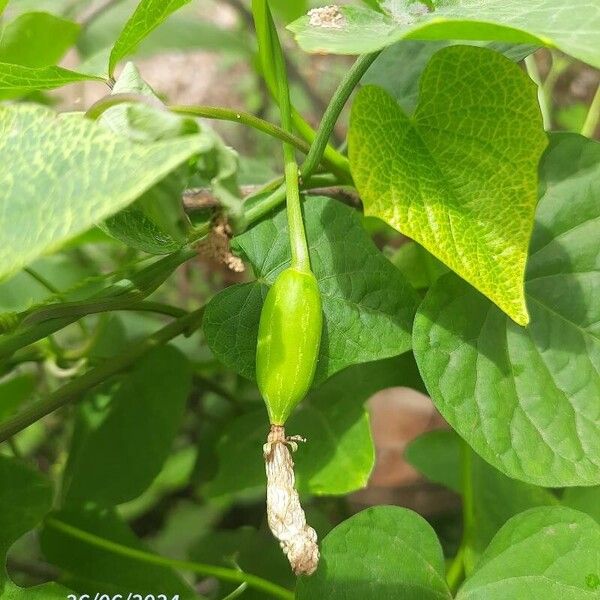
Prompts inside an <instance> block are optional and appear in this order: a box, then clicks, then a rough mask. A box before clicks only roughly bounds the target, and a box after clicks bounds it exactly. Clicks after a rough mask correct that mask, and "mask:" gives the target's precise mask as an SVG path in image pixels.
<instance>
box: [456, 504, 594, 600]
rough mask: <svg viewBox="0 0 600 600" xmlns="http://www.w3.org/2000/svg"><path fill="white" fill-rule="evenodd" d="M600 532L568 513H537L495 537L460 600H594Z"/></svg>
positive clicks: (537, 510)
mask: <svg viewBox="0 0 600 600" xmlns="http://www.w3.org/2000/svg"><path fill="white" fill-rule="evenodd" d="M598 556H600V526H599V525H598V524H597V523H596V522H595V521H594V520H593V519H592V518H591V517H589V516H587V515H585V514H583V513H580V512H578V511H574V510H571V509H569V508H563V507H551V508H550V507H547V508H533V509H531V510H528V511H526V512H524V513H521V514H520V515H517V516H516V517H513V518H512V519H511V520H510V521H509V522H508V523H507V524H506V525H505V526H504V527H503V528H502V529H501V530H500V531H499V532H498V534H497V535H496V537H494V539H493V540H492V543H491V544H490V546H489V547H488V549H487V550H486V552H485V553H484V555H483V556H482V557H481V561H480V562H479V563H478V565H477V568H476V569H475V572H474V573H473V574H472V575H471V577H469V578H468V579H467V581H466V582H465V584H464V585H463V586H462V587H461V589H460V590H459V592H458V595H457V597H456V598H457V600H480V599H481V600H506V598H544V599H546V600H586V599H587V598H589V600H592V598H598V590H599V588H600V566H599V564H598Z"/></svg>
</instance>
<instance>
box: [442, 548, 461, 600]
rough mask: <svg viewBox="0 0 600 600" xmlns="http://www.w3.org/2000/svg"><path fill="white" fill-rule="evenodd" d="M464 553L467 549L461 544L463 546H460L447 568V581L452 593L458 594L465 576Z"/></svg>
mask: <svg viewBox="0 0 600 600" xmlns="http://www.w3.org/2000/svg"><path fill="white" fill-rule="evenodd" d="M464 555H465V549H464V546H462V544H461V546H460V547H459V548H458V551H457V553H456V556H455V557H454V558H453V559H452V562H451V563H450V565H449V566H448V569H447V570H446V583H447V584H448V587H449V588H450V591H451V592H452V595H454V594H456V592H457V590H458V588H459V586H460V584H461V583H462V581H463V579H464V578H465V563H464V557H465V556H464Z"/></svg>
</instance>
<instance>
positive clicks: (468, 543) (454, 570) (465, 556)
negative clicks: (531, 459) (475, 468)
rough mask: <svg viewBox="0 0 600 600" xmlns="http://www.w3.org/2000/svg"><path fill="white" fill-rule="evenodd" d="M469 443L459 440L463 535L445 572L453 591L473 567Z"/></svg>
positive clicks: (472, 510) (473, 525)
mask: <svg viewBox="0 0 600 600" xmlns="http://www.w3.org/2000/svg"><path fill="white" fill-rule="evenodd" d="M472 452H473V451H472V450H471V448H470V447H469V445H468V444H467V443H466V442H464V441H461V491H462V502H463V535H462V540H461V542H460V546H459V548H458V551H457V553H456V556H455V557H454V559H453V560H452V562H451V563H450V566H449V567H448V570H447V572H446V581H447V583H448V587H449V588H450V590H451V591H452V592H453V593H454V592H456V590H457V589H458V587H459V586H460V584H461V583H462V581H463V580H464V578H465V576H466V575H468V574H469V573H470V572H471V571H472V569H473V556H472V552H471V548H472V539H473V533H474V530H475V510H474V496H473V475H472V462H473V454H472Z"/></svg>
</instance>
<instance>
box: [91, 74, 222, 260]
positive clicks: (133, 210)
mask: <svg viewBox="0 0 600 600" xmlns="http://www.w3.org/2000/svg"><path fill="white" fill-rule="evenodd" d="M122 93H134V94H139V95H140V96H142V97H146V98H150V99H151V101H152V102H155V103H156V105H157V107H153V106H148V105H146V104H142V103H129V102H127V103H123V104H119V105H117V106H113V107H111V108H109V109H108V110H106V111H105V112H104V113H102V115H101V116H100V119H99V123H100V124H102V125H103V126H105V127H107V128H108V129H110V130H111V131H113V132H114V133H116V134H118V135H121V136H124V137H127V138H128V139H130V140H131V141H134V142H144V143H150V142H157V141H160V140H169V139H174V138H179V137H181V136H184V135H189V134H193V133H198V132H199V131H200V129H199V127H198V124H197V123H196V121H194V120H193V119H190V118H189V117H182V116H180V115H176V114H173V113H170V112H168V111H166V110H164V105H163V103H162V101H161V100H160V99H159V97H158V96H157V95H156V93H155V92H154V90H153V89H152V88H151V87H150V86H149V85H148V84H147V83H146V82H145V81H144V80H143V79H142V76H141V75H140V72H139V71H138V69H137V68H136V67H135V65H134V64H133V63H127V64H126V65H125V67H124V69H123V71H122V73H121V75H120V76H119V79H118V80H117V81H116V82H115V85H114V86H113V89H112V92H111V94H122ZM160 107H163V108H160ZM204 146H205V147H210V143H209V142H208V140H207V141H206V143H205V144H204ZM188 171H189V166H188V165H183V166H181V167H179V168H178V169H177V170H176V171H174V172H172V173H169V175H167V177H165V178H164V179H163V180H162V181H159V182H158V183H156V184H155V185H154V186H152V187H151V188H150V189H149V190H147V191H146V192H145V193H144V194H142V196H140V198H138V199H137V200H136V201H135V202H134V203H133V204H131V205H130V206H128V207H127V208H125V209H123V210H122V211H120V212H118V213H117V214H116V215H113V216H112V217H110V218H109V219H107V220H106V221H105V222H104V224H103V226H102V228H103V229H104V230H105V231H106V232H107V233H109V234H110V235H112V236H114V237H115V238H117V239H119V240H121V241H122V242H124V243H126V244H128V245H130V246H132V247H133V248H137V249H138V250H143V251H145V252H149V253H151V254H169V253H170V252H174V251H175V250H177V249H179V248H181V247H182V246H183V244H184V243H185V241H186V237H187V232H188V231H189V229H190V227H191V225H190V223H189V220H188V219H187V217H186V215H185V212H184V210H183V204H182V201H181V194H182V192H183V189H184V187H185V181H186V179H187V177H186V175H187V173H188Z"/></svg>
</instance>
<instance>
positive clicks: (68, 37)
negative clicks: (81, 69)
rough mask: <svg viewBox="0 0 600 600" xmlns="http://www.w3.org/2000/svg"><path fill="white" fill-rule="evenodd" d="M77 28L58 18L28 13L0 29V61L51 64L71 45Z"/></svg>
mask: <svg viewBox="0 0 600 600" xmlns="http://www.w3.org/2000/svg"><path fill="white" fill-rule="evenodd" d="M78 33H79V25H78V24H77V23H74V22H73V21H68V20H66V19H63V18H61V17H56V16H54V15H51V14H48V13H44V12H30V13H25V14H22V15H20V16H19V17H17V18H16V19H15V20H14V21H11V22H10V23H7V24H6V25H5V26H4V27H2V28H1V29H0V62H3V63H12V64H17V65H25V66H27V67H49V66H51V65H55V64H56V63H57V62H58V61H59V60H60V59H61V58H62V57H63V56H64V54H65V52H66V51H67V50H68V49H69V48H70V47H71V46H72V45H73V44H74V43H75V40H76V39H77V35H78Z"/></svg>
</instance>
